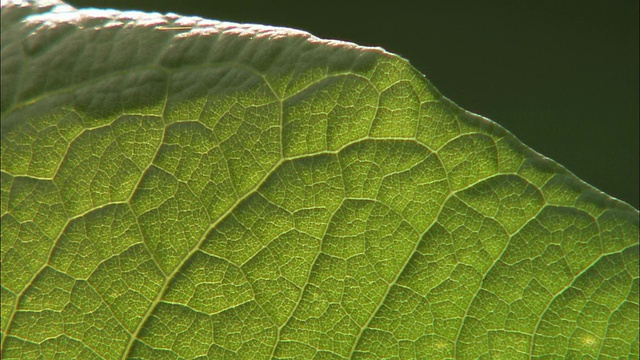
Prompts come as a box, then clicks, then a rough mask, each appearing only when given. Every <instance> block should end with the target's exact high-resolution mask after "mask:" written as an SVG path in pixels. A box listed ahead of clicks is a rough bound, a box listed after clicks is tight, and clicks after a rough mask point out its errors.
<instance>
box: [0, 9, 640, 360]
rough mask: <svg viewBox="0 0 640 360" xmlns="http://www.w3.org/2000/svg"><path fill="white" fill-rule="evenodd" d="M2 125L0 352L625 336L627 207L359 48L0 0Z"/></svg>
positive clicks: (387, 354)
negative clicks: (0, 316) (0, 25)
mask: <svg viewBox="0 0 640 360" xmlns="http://www.w3.org/2000/svg"><path fill="white" fill-rule="evenodd" d="M1 124H2V294H1V295H2V345H1V355H0V356H1V357H2V358H3V359H18V358H19V359H53V358H56V359H59V358H81V359H102V358H104V359H122V358H132V359H192V358H200V359H204V358H216V359H217V358H228V359H233V358H256V359H262V358H299V359H311V358H318V359H330V358H332V359H339V358H370V359H374V358H376V359H377V358H395V359H412V358H461V359H475V358H505V359H519V358H523V359H524V358H545V359H548V358H565V357H567V358H593V359H595V358H603V359H606V358H616V359H617V358H621V357H623V358H637V357H638V355H639V351H638V323H639V322H638V296H639V294H638V258H639V256H638V212H637V210H635V209H634V208H632V207H631V206H629V205H627V204H624V203H622V202H620V201H618V200H616V199H613V198H611V197H609V196H607V195H605V194H603V193H601V192H599V191H598V190H596V189H594V188H592V187H591V186H589V185H587V184H585V183H583V182H582V181H580V180H579V179H576V178H575V177H574V176H573V175H572V174H571V173H570V172H568V171H567V170H565V169H564V168H562V167H561V166H560V165H557V164H556V163H554V162H553V161H551V160H549V159H547V158H544V157H542V156H541V155H539V154H537V153H535V152H533V151H532V150H530V149H529V148H527V147H526V146H525V145H522V144H521V143H520V142H519V141H518V140H517V139H515V138H514V136H513V135H511V134H510V133H509V132H507V131H506V130H504V129H503V128H501V127H500V126H499V125H497V124H495V123H493V122H491V121H490V120H488V119H485V118H482V117H480V116H477V115H473V114H470V113H468V112H466V111H464V110H462V109H460V108H458V107H457V106H456V105H454V104H452V103H451V102H450V101H448V100H447V99H446V98H444V97H443V96H442V95H440V94H439V93H438V92H437V91H436V90H435V89H434V88H433V87H432V86H431V85H430V84H429V83H428V82H427V80H426V79H425V78H424V77H423V76H422V75H421V74H420V73H419V72H417V70H415V69H414V68H413V67H411V66H410V65H409V63H408V62H407V61H405V60H404V59H401V58H399V57H398V56H395V55H392V54H389V53H386V52H385V51H384V50H382V49H379V48H365V47H359V46H356V45H353V44H348V43H343V42H336V41H325V40H320V39H317V38H315V37H313V36H311V35H309V34H307V33H304V32H300V31H296V30H290V29H279V28H271V27H264V26H251V25H238V24H230V23H221V22H216V21H210V20H204V19H200V18H188V17H180V16H177V15H167V16H163V15H159V14H144V13H127V12H117V11H97V10H82V11H77V10H75V9H73V8H71V7H68V6H66V5H64V4H62V3H56V2H55V1H43V2H39V1H28V2H27V1H19V0H12V1H3V2H2V122H1ZM612 176H614V175H612Z"/></svg>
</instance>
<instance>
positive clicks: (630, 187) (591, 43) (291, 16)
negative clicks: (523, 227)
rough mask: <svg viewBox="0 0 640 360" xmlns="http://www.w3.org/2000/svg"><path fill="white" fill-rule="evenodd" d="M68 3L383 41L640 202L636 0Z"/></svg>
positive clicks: (450, 90) (477, 108) (526, 136)
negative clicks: (274, 26)
mask: <svg viewBox="0 0 640 360" xmlns="http://www.w3.org/2000/svg"><path fill="white" fill-rule="evenodd" d="M70 3H71V4H72V5H74V6H76V7H87V6H93V7H111V8H119V9H137V10H145V11H158V12H162V13H165V12H175V13H179V14H184V15H198V16H202V17H206V18H212V19H218V20H228V21H234V22H245V23H260V24H268V25H277V26H287V27H293V28H298V29H302V30H306V31H308V32H311V33H312V34H314V35H316V36H319V37H321V38H328V39H341V40H348V41H352V42H355V43H358V44H361V45H372V46H381V47H383V48H385V49H386V50H388V51H391V52H394V53H396V54H399V55H401V56H402V57H404V58H406V59H409V60H410V62H411V63H412V64H413V65H414V66H415V67H416V68H417V69H418V70H420V71H421V72H422V73H424V74H425V75H426V76H427V78H428V79H429V80H430V81H431V82H432V83H433V84H434V85H435V86H436V88H438V89H439V90H440V92H442V94H443V95H445V96H447V97H448V98H450V99H451V100H453V101H454V102H456V103H457V104H458V105H460V106H461V107H463V108H465V109H467V110H470V111H472V112H475V113H478V114H481V115H484V116H486V117H488V118H490V119H492V120H494V121H496V122H498V123H499V124H501V125H503V126H504V127H505V128H507V129H508V130H509V131H511V132H512V133H513V134H514V135H516V136H517V137H518V138H519V139H520V140H522V141H523V142H524V143H525V144H527V145H529V146H530V147H532V148H533V149H534V150H536V151H538V152H540V153H542V154H544V155H546V156H548V157H550V158H552V159H554V160H556V161H557V162H559V163H560V164H562V165H564V166H565V167H566V168H568V169H569V170H570V171H572V172H574V173H575V174H576V175H577V176H578V177H580V178H582V179H583V180H585V181H587V182H588V183H590V184H592V185H594V186H596V187H597V188H599V189H601V190H602V191H604V192H606V193H608V194H610V195H612V196H615V197H617V198H620V199H622V200H624V201H626V202H628V203H630V204H632V205H634V206H635V207H636V208H638V204H639V195H638V186H639V175H638V162H639V160H638V153H639V149H638V132H639V130H638V123H639V110H638V98H639V96H640V94H639V90H638V67H639V64H638V32H639V29H638V17H639V15H638V14H639V10H640V8H639V4H640V2H639V1H638V0H611V1H609V0H606V1H605V0H563V1H558V0H531V1H517V0H492V1H488V0H486V1H478V0H443V1H413V2H401V1H388V2H351V1H347V0H344V1H340V2H336V1H322V2H320V1H315V2H305V1H300V0H299V1H264V0H262V1H259V0H256V1H241V0H226V1H211V2H207V1H203V0H183V1H168V0H156V1H146V0H141V1H132V0H128V1H127V0H121V1H107V0H72V1H70Z"/></svg>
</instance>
